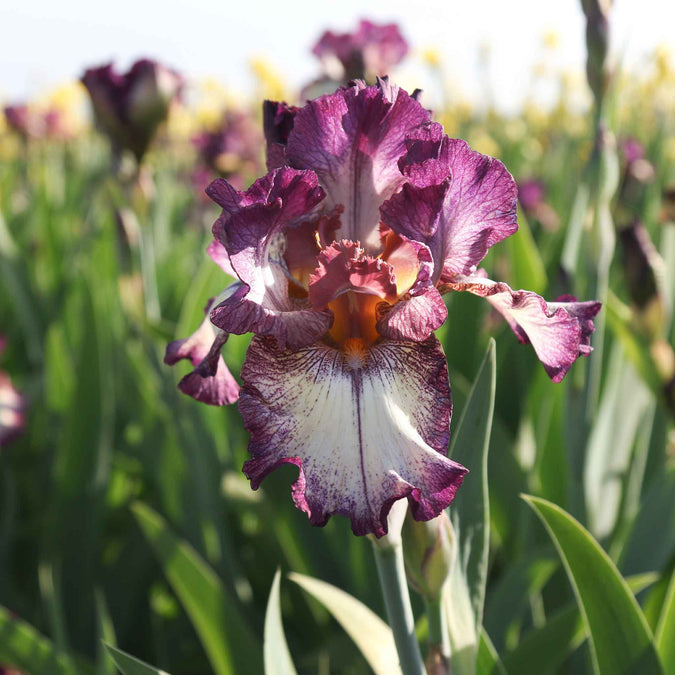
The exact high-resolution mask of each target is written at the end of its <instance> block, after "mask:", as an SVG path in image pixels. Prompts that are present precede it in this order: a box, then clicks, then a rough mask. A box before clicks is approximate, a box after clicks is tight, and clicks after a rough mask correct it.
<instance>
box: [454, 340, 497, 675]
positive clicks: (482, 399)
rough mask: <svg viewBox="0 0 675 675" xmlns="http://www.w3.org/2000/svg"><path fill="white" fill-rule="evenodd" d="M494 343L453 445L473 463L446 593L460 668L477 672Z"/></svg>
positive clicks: (461, 500)
mask: <svg viewBox="0 0 675 675" xmlns="http://www.w3.org/2000/svg"><path fill="white" fill-rule="evenodd" d="M495 379H496V367H495V343H494V340H490V344H489V345H488V349H487V352H486V354H485V357H484V359H483V363H482V364H481V367H480V369H479V371H478V375H477V376H476V380H475V382H474V385H473V388H472V389H471V393H470V394H469V398H468V400H467V402H466V405H465V407H464V413H463V414H462V419H461V420H460V423H459V426H458V427H457V430H456V432H455V434H454V439H453V442H452V445H451V446H450V456H451V457H452V458H453V459H454V460H455V461H457V462H460V463H461V464H464V465H465V466H467V467H469V468H470V469H471V472H470V473H468V474H467V475H466V477H465V478H464V483H463V485H462V487H461V489H460V491H459V493H458V495H457V499H456V500H455V502H454V503H453V504H452V506H451V507H450V508H449V509H448V515H449V516H450V519H451V521H452V525H453V527H454V529H455V535H456V537H457V544H458V549H457V550H458V554H457V562H456V563H455V565H454V567H453V570H452V573H451V575H450V583H449V584H448V590H447V592H446V594H445V598H446V599H445V607H446V614H447V618H448V627H449V632H450V644H451V648H452V652H451V653H452V669H453V671H454V672H455V673H459V674H460V675H463V674H464V673H473V672H475V668H476V658H477V654H478V648H479V643H480V630H481V625H482V620H483V604H484V601H485V583H486V578H487V565H488V548H489V538H490V523H489V517H490V507H489V500H488V486H487V458H488V448H489V445H490V430H491V428H492V413H493V409H494V399H495Z"/></svg>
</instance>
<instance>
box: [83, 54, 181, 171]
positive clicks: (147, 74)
mask: <svg viewBox="0 0 675 675" xmlns="http://www.w3.org/2000/svg"><path fill="white" fill-rule="evenodd" d="M82 84H84V86H85V87H86V88H87V91H88V92H89V97H90V98H91V103H92V106H93V109H94V116H95V118H96V124H97V125H98V127H99V128H100V130H101V131H102V132H103V133H105V134H106V135H107V136H108V137H109V139H110V141H111V143H112V144H113V147H114V148H115V149H116V150H121V149H123V148H124V149H127V150H130V151H131V152H132V153H133V154H134V156H135V157H136V160H137V161H138V162H139V163H140V162H141V160H142V159H143V156H144V155H145V153H146V151H147V149H148V147H149V146H150V143H151V141H152V139H153V137H154V135H155V133H156V131H157V129H158V128H159V126H160V124H162V122H164V121H165V120H166V118H167V116H168V114H169V110H170V108H171V105H172V103H173V102H174V101H175V100H176V99H177V98H178V97H179V95H180V93H181V91H182V89H183V84H184V82H183V78H182V77H181V76H180V75H179V74H178V73H176V72H175V71H174V70H171V69H170V68H167V67H166V66H163V65H162V64H160V63H157V62H156V61H151V60H149V59H141V60H139V61H136V63H134V64H133V65H132V66H131V68H130V69H129V71H128V72H126V73H124V74H121V73H118V72H117V71H116V70H115V69H114V67H113V64H112V63H108V64H106V65H103V66H99V67H97V68H89V69H88V70H86V71H85V73H84V75H83V76H82Z"/></svg>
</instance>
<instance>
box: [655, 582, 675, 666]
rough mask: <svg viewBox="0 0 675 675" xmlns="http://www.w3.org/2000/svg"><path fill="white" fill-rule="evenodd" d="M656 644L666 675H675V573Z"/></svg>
mask: <svg viewBox="0 0 675 675" xmlns="http://www.w3.org/2000/svg"><path fill="white" fill-rule="evenodd" d="M655 642H656V649H657V650H658V652H659V656H660V657H661V663H662V664H663V670H664V671H665V672H666V673H675V572H673V573H672V574H671V576H670V584H669V585H668V592H667V593H666V599H665V602H664V603H663V609H662V610H661V617H660V618H659V623H658V626H657V627H656V634H655Z"/></svg>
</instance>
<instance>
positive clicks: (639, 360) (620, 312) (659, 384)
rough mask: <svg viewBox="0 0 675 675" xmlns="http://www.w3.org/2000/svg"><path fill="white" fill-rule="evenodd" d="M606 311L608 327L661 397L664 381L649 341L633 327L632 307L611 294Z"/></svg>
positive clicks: (649, 384)
mask: <svg viewBox="0 0 675 675" xmlns="http://www.w3.org/2000/svg"><path fill="white" fill-rule="evenodd" d="M605 311H606V314H607V325H608V326H609V328H610V330H611V331H612V333H614V335H615V336H616V338H617V340H618V341H619V342H620V343H621V346H622V347H623V348H624V350H625V352H626V356H627V357H628V359H629V360H630V361H631V362H632V363H633V366H634V367H635V370H637V372H638V373H639V374H640V376H641V377H642V379H643V381H644V382H645V384H647V386H648V387H649V388H650V389H651V390H652V392H653V393H654V394H655V395H656V396H657V397H660V396H661V390H662V388H663V381H662V378H661V376H660V374H659V371H658V368H657V366H656V363H654V359H653V358H652V355H651V351H650V345H649V341H648V340H647V338H646V337H644V336H642V335H640V333H639V332H638V331H636V330H635V328H634V326H633V325H632V317H633V313H632V311H631V309H630V307H628V306H627V305H624V304H623V303H622V302H621V300H619V299H618V298H617V297H616V296H615V295H614V294H613V293H609V295H608V296H607V303H606V305H605Z"/></svg>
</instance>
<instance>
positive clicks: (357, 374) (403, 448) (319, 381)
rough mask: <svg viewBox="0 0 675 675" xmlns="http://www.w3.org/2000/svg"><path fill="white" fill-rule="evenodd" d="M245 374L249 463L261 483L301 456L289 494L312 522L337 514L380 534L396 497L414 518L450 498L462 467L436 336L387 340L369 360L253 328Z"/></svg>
mask: <svg viewBox="0 0 675 675" xmlns="http://www.w3.org/2000/svg"><path fill="white" fill-rule="evenodd" d="M242 378H243V380H244V387H243V389H242V394H241V397H240V401H239V409H240V412H241V414H242V417H243V419H244V424H245V426H246V428H247V429H248V431H249V432H250V434H251V441H250V444H249V452H250V453H251V459H250V460H249V461H247V462H246V463H245V465H244V473H245V474H246V475H247V476H248V477H249V478H250V480H251V486H252V487H253V488H254V489H256V488H258V487H259V485H260V483H261V481H262V480H263V479H264V478H265V476H266V475H267V474H269V473H270V472H271V471H273V470H274V469H276V468H277V467H278V466H280V465H282V464H295V465H296V466H298V469H299V476H298V479H297V481H296V482H295V484H294V485H293V499H294V501H295V504H296V506H297V507H298V508H300V509H302V510H303V511H305V512H306V513H307V515H308V516H309V518H310V521H311V522H312V523H313V524H315V525H324V524H325V523H326V522H327V521H328V518H329V517H330V516H331V515H333V514H340V515H344V516H347V517H348V518H350V519H351V523H352V530H353V531H354V533H355V534H367V533H374V534H375V535H377V536H382V535H383V534H385V533H386V531H387V514H388V512H389V509H390V508H391V505H392V504H393V502H394V501H396V500H397V499H402V498H403V497H408V499H409V502H410V505H411V508H412V513H413V516H414V517H415V518H416V519H417V520H429V519H431V518H433V517H435V516H437V515H438V514H439V513H440V512H441V511H442V510H443V509H444V508H446V507H447V505H448V504H449V503H450V502H451V501H452V500H453V498H454V495H455V492H456V491H457V488H458V487H459V485H460V484H461V481H462V478H463V476H464V474H465V473H466V469H465V468H464V467H462V466H461V465H459V464H457V463H455V462H453V461H451V460H450V459H448V458H447V457H446V456H445V453H446V450H447V444H448V437H449V423H450V413H451V407H452V404H451V398H450V387H449V384H448V374H447V368H446V363H445V356H444V354H443V350H442V348H441V346H440V343H439V342H438V340H436V338H435V337H430V338H429V339H428V340H427V341H425V342H423V343H415V342H393V341H383V342H381V343H379V344H377V345H375V346H373V347H372V348H371V349H370V351H369V352H368V354H367V356H366V357H365V360H364V359H361V358H357V357H354V356H350V355H349V354H348V353H345V352H343V351H338V350H335V349H332V348H330V347H328V346H326V345H323V344H315V345H312V346H310V347H306V348H304V349H300V350H298V351H295V352H291V351H285V352H282V353H278V352H276V351H275V350H274V349H273V347H272V345H270V343H269V341H267V340H265V339H261V338H258V337H254V338H253V340H252V342H251V345H250V347H249V351H248V353H247V356H246V361H245V363H244V367H243V369H242Z"/></svg>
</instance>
